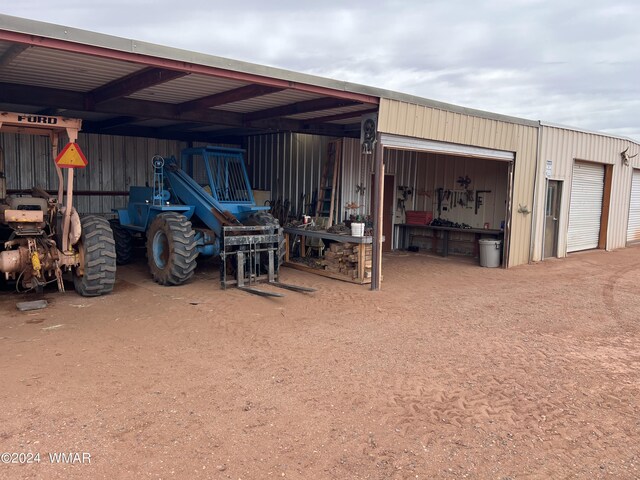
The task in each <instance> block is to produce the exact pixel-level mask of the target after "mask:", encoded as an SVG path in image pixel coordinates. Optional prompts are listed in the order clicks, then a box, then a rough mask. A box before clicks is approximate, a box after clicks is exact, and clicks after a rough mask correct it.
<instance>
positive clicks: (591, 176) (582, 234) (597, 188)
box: [567, 162, 604, 252]
mask: <svg viewBox="0 0 640 480" xmlns="http://www.w3.org/2000/svg"><path fill="white" fill-rule="evenodd" d="M603 196H604V165H602V164H597V163H588V162H575V164H574V165H573V181H572V184H571V205H570V206H569V231H568V235H567V252H577V251H580V250H589V249H592V248H598V242H599V240H600V219H601V217H602V198H603Z"/></svg>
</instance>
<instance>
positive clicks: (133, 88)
mask: <svg viewBox="0 0 640 480" xmlns="http://www.w3.org/2000/svg"><path fill="white" fill-rule="evenodd" d="M185 75H188V73H186V72H180V71H177V70H167V69H165V68H152V67H148V68H143V69H142V70H139V71H137V72H134V73H132V74H130V75H126V76H124V77H122V78H118V79H116V80H113V81H111V82H109V83H107V84H105V85H102V86H101V87H98V88H96V89H94V90H92V91H91V92H89V93H88V95H87V102H88V105H87V106H88V108H93V107H95V106H96V105H98V104H100V103H103V102H106V101H108V100H112V99H114V98H121V97H126V96H128V95H131V94H132V93H135V92H137V91H140V90H144V89H145V88H149V87H153V86H155V85H160V84H161V83H166V82H168V81H170V80H174V79H176V78H180V77H184V76H185Z"/></svg>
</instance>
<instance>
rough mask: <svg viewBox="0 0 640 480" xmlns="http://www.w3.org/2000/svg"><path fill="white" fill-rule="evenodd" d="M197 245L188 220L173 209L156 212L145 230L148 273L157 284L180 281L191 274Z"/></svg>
mask: <svg viewBox="0 0 640 480" xmlns="http://www.w3.org/2000/svg"><path fill="white" fill-rule="evenodd" d="M197 257H198V249H197V246H196V241H195V232H194V230H193V228H192V227H191V222H190V221H189V220H187V219H186V217H185V216H184V215H180V214H178V213H174V212H167V213H161V214H160V215H158V216H157V217H156V218H155V219H154V220H153V222H151V225H150V227H149V230H148V231H147V259H148V261H149V270H151V276H152V277H153V279H154V280H155V281H156V282H157V283H159V284H160V285H182V284H183V283H185V282H186V281H187V280H189V279H190V278H191V277H192V276H193V272H194V270H195V269H196V258H197Z"/></svg>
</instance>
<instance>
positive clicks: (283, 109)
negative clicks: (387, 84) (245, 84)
mask: <svg viewBox="0 0 640 480" xmlns="http://www.w3.org/2000/svg"><path fill="white" fill-rule="evenodd" d="M360 103H361V102H358V101H356V100H345V99H342V98H331V97H322V98H314V99H312V100H304V101H302V102H296V103H290V104H289V105H282V106H279V107H272V108H267V109H265V110H258V111H257V112H251V113H246V114H245V115H244V118H245V120H246V121H248V122H251V121H253V120H263V119H266V118H274V117H284V116H287V115H296V114H299V113H309V112H317V111H320V110H329V109H332V108H341V107H350V106H352V105H359V104H360Z"/></svg>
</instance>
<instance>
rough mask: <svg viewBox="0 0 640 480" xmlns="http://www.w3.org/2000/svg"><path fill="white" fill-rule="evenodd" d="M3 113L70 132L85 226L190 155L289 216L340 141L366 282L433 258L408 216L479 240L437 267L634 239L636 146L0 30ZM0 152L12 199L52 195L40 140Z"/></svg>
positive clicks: (124, 48) (78, 37)
mask: <svg viewBox="0 0 640 480" xmlns="http://www.w3.org/2000/svg"><path fill="white" fill-rule="evenodd" d="M1 111H18V112H24V113H26V114H34V115H47V114H56V115H61V114H62V115H68V116H70V117H77V118H81V119H83V134H82V135H81V137H80V138H79V143H80V144H81V146H82V147H84V149H85V150H86V151H87V154H88V157H89V159H90V168H87V169H86V170H85V171H83V172H80V173H79V175H77V180H76V182H77V187H76V188H77V191H78V193H79V194H80V195H79V196H80V201H79V205H78V207H79V210H80V211H81V212H85V213H89V212H91V213H103V214H108V213H110V211H111V209H112V208H115V207H120V206H122V205H123V203H124V202H125V201H126V195H127V190H128V188H129V186H131V185H136V184H144V182H145V181H146V180H148V178H149V175H150V171H149V168H150V167H149V159H150V157H151V156H152V155H153V154H156V153H160V154H163V155H171V154H178V152H179V151H180V150H181V149H182V148H184V147H185V146H188V145H194V144H198V143H203V142H206V143H210V144H226V145H236V146H241V147H243V148H245V149H246V150H247V158H248V167H249V172H250V176H251V181H252V183H253V185H254V187H255V188H257V189H261V190H265V191H266V192H267V194H268V195H270V196H271V197H272V198H279V197H282V198H283V199H287V201H288V202H289V205H290V208H291V210H292V211H293V212H297V211H300V210H301V208H304V207H305V205H306V204H307V203H308V202H309V196H310V195H311V194H312V192H313V191H314V189H317V188H318V185H319V181H320V175H321V171H322V164H323V162H324V161H325V159H326V157H327V148H328V145H329V144H330V142H332V141H333V140H336V139H337V140H338V141H339V144H340V149H341V157H342V163H341V168H340V180H339V184H338V199H337V205H338V208H337V219H338V220H343V219H346V218H347V217H348V216H349V215H350V214H352V213H356V212H357V213H359V214H360V213H362V214H363V213H367V214H370V215H372V216H373V219H374V225H375V229H374V243H375V245H376V248H375V249H374V271H376V272H377V273H376V275H377V278H378V280H379V278H380V277H379V275H380V265H381V264H380V262H381V254H382V251H383V250H392V249H397V248H404V247H406V246H407V238H409V239H410V240H411V241H415V242H416V243H417V244H420V245H421V246H429V245H430V246H431V248H433V249H434V251H435V250H436V247H438V245H439V244H438V242H439V241H440V239H439V238H437V237H436V236H435V233H434V234H433V235H432V236H431V237H429V236H428V235H425V234H424V231H423V230H424V229H421V228H418V227H415V226H412V225H408V224H407V223H408V222H407V215H408V212H415V211H417V212H421V213H423V214H425V215H428V214H431V215H432V216H433V217H439V218H441V219H444V220H449V221H454V222H456V223H457V224H464V225H465V226H466V227H468V228H469V229H470V230H469V231H475V232H479V233H477V234H476V236H475V237H474V236H473V235H467V234H465V232H464V231H462V230H461V231H459V232H454V233H451V235H450V234H449V232H447V240H446V242H445V243H448V242H449V240H451V244H452V245H451V247H450V248H449V246H447V247H441V248H444V249H445V253H446V252H447V251H452V252H453V253H461V254H472V253H473V252H470V251H469V245H473V244H474V242H475V243H477V238H478V235H481V234H482V232H483V231H486V232H494V233H495V234H497V235H499V237H500V238H501V240H502V252H501V253H502V265H503V266H505V267H509V266H515V265H521V264H525V263H527V262H530V261H532V260H533V261H536V260H540V259H542V258H544V257H549V256H560V257H562V256H565V255H566V254H567V253H570V252H573V251H578V250H582V249H587V248H606V249H614V248H620V247H623V246H625V244H626V243H627V242H633V241H636V240H638V239H640V171H639V170H637V168H639V167H640V160H639V159H638V158H635V157H633V155H634V154H635V153H637V152H638V147H639V145H638V144H637V143H635V142H632V141H630V140H628V139H623V138H615V137H611V136H607V135H603V134H594V133H587V132H581V131H578V130H576V129H571V128H565V127H562V128H561V127H555V126H552V125H548V124H545V123H543V124H541V123H539V122H537V121H531V120H526V119H521V118H514V117H508V116H504V115H499V114H495V113H490V112H483V111H478V110H473V109H468V108H464V107H459V106H454V105H449V104H444V103H440V102H436V101H432V100H428V99H424V98H418V97H414V96H411V95H404V94H400V93H397V92H390V91H386V90H382V89H376V88H371V87H367V86H363V85H356V84H351V83H348V82H341V81H336V80H331V79H326V78H321V77H316V76H312V75H306V74H300V73H296V72H290V71H286V70H281V69H276V68H270V67H264V66H260V65H254V64H248V63H245V62H238V61H234V60H230V59H225V58H219V57H214V56H210V55H204V54H200V53H195V52H188V51H184V50H179V49H174V48H170V47H163V46H159V45H154V44H149V43H146V42H139V41H136V40H130V39H124V38H119V37H113V36H109V35H103V34H97V33H94V32H88V31H84V30H78V29H74V28H68V27H63V26H59V25H52V24H48V23H43V22H37V21H31V20H26V19H22V18H16V17H10V16H7V15H0V112H1ZM0 121H1V119H0ZM365 125H369V126H371V125H373V129H370V132H369V133H371V132H373V136H371V138H369V139H368V140H366V141H365V142H364V143H367V145H366V149H369V151H368V152H367V153H363V138H365V128H364V126H365ZM0 147H1V148H2V150H3V152H4V157H5V163H6V165H5V167H4V169H5V170H6V172H7V178H8V182H7V188H8V189H9V190H10V191H14V190H15V191H18V190H21V189H26V188H30V187H31V186H32V185H34V184H38V185H41V186H44V187H51V183H50V182H51V181H52V179H53V178H54V177H55V175H53V172H52V170H51V168H52V167H51V160H52V159H51V158H49V157H48V155H49V153H48V152H49V149H48V148H47V146H46V140H45V139H41V138H28V137H22V138H21V137H19V136H17V135H7V134H2V135H0ZM627 163H628V165H627ZM548 222H551V223H548ZM383 235H384V238H385V242H384V243H383V242H382V237H383ZM465 249H466V250H465ZM374 277H375V276H374ZM373 286H374V288H375V287H377V285H376V282H375V281H374V282H373Z"/></svg>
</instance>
